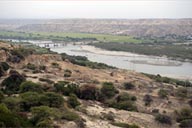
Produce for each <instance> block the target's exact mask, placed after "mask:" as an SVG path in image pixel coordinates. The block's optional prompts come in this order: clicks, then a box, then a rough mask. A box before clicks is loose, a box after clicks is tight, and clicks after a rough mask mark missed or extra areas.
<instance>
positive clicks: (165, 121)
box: [155, 114, 172, 125]
mask: <svg viewBox="0 0 192 128" xmlns="http://www.w3.org/2000/svg"><path fill="white" fill-rule="evenodd" d="M155 120H156V121H158V122H159V123H162V124H169V125H171V124H172V121H171V118H170V117H169V116H167V115H163V114H157V115H156V116H155Z"/></svg>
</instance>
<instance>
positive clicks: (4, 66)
mask: <svg viewBox="0 0 192 128" xmlns="http://www.w3.org/2000/svg"><path fill="white" fill-rule="evenodd" d="M0 66H1V67H2V68H3V70H4V71H7V70H8V69H9V68H10V66H9V64H7V62H0Z"/></svg>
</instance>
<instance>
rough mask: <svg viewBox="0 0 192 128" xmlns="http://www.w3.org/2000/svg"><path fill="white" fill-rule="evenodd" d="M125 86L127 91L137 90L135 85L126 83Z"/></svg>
mask: <svg viewBox="0 0 192 128" xmlns="http://www.w3.org/2000/svg"><path fill="white" fill-rule="evenodd" d="M123 85H124V87H125V89H127V90H129V89H133V88H135V85H134V84H132V83H128V82H126V83H124V84H123Z"/></svg>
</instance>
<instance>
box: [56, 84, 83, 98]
mask: <svg viewBox="0 0 192 128" xmlns="http://www.w3.org/2000/svg"><path fill="white" fill-rule="evenodd" d="M54 87H55V90H56V92H60V93H62V94H63V95H66V96H69V94H71V93H74V94H76V95H77V96H78V97H80V96H79V91H80V89H79V85H77V84H74V83H69V82H67V81H59V82H57V83H55V84H54Z"/></svg>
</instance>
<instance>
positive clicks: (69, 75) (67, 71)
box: [64, 69, 72, 77]
mask: <svg viewBox="0 0 192 128" xmlns="http://www.w3.org/2000/svg"><path fill="white" fill-rule="evenodd" d="M71 74H72V72H71V70H69V69H66V70H64V77H71Z"/></svg>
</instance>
